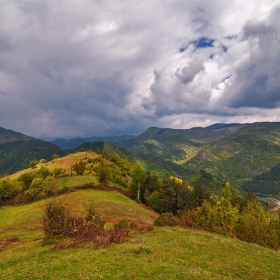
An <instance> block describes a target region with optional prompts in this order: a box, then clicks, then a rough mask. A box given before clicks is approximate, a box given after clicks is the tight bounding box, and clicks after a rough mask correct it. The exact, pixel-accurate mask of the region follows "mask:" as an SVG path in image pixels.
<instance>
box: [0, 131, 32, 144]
mask: <svg viewBox="0 0 280 280" xmlns="http://www.w3.org/2000/svg"><path fill="white" fill-rule="evenodd" d="M31 139H34V138H33V137H31V136H26V135H24V134H22V133H19V132H15V131H13V130H9V129H5V128H2V127H0V144H1V143H7V142H11V141H17V140H31Z"/></svg>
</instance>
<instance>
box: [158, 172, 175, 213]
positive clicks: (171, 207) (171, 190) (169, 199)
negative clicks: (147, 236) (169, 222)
mask: <svg viewBox="0 0 280 280" xmlns="http://www.w3.org/2000/svg"><path fill="white" fill-rule="evenodd" d="M177 184H178V182H177V181H176V180H175V178H174V177H171V176H170V174H169V173H166V174H165V175H164V177H163V179H162V184H161V187H160V200H161V205H162V207H163V211H165V212H171V213H173V214H176V212H177V210H178V188H177Z"/></svg>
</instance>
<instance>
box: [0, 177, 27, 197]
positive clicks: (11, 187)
mask: <svg viewBox="0 0 280 280" xmlns="http://www.w3.org/2000/svg"><path fill="white" fill-rule="evenodd" d="M21 190H22V184H21V183H20V182H18V181H14V180H10V179H4V180H1V181H0V201H2V202H4V201H11V200H12V199H14V198H15V197H16V196H17V195H18V194H19V193H20V191H21Z"/></svg>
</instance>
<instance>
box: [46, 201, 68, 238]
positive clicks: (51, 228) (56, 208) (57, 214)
mask: <svg viewBox="0 0 280 280" xmlns="http://www.w3.org/2000/svg"><path fill="white" fill-rule="evenodd" d="M68 215H69V211H68V209H67V208H66V206H65V205H64V204H63V203H62V202H61V201H60V200H57V199H52V200H50V201H47V202H46V209H45V212H44V216H43V227H44V233H45V240H49V239H53V238H55V237H61V236H66V233H67V232H68V231H69V230H68V229H67V217H68Z"/></svg>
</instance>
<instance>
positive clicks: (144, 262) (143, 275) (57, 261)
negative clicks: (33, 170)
mask: <svg viewBox="0 0 280 280" xmlns="http://www.w3.org/2000/svg"><path fill="white" fill-rule="evenodd" d="M59 199H62V200H63V201H64V203H65V204H66V205H67V206H68V207H69V208H70V211H71V212H72V214H76V215H80V214H82V213H83V211H84V207H83V206H84V205H85V204H86V203H87V202H91V201H94V206H95V209H96V211H97V213H99V214H101V216H102V217H103V219H105V220H106V221H108V222H112V220H114V219H117V220H121V219H127V220H134V221H138V222H146V223H153V221H154V220H155V218H156V217H157V216H158V214H156V213H155V212H153V211H150V210H149V209H146V208H145V207H143V206H141V205H140V204H137V203H136V202H135V201H133V200H130V199H129V198H127V197H125V196H123V195H121V194H120V193H118V192H114V191H111V192H109V191H100V190H79V191H75V192H71V193H68V194H65V195H62V196H60V198H59ZM44 207H45V200H41V201H38V202H35V203H31V204H27V205H17V206H3V207H1V208H0V279H5V280H14V279H24V280H25V279H135V280H136V279H137V280H140V279H163V280H164V279H167V280H169V279H184V280H185V279H194V280H195V279H199V280H201V279H202V280H203V279H205V280H206V279H207V280H208V279H222V280H230V279H245V280H246V279H248V280H249V279H254V280H255V279H256V280H258V279H259V280H265V279H267V280H271V279H279V271H280V262H279V253H278V252H275V251H272V250H269V249H266V248H262V247H259V246H256V245H253V244H248V243H245V242H242V241H239V240H237V239H232V238H228V237H224V236H219V235H216V234H211V233H207V232H202V231H195V230H188V229H180V228H168V227H166V228H155V229H154V230H153V231H151V232H148V233H145V234H143V233H137V232H134V233H132V234H131V238H130V240H129V241H128V242H127V243H123V244H117V245H111V246H109V247H108V248H106V249H98V250H94V249H93V245H92V244H87V245H85V247H84V248H78V249H64V250H53V249H52V245H42V239H43V237H44V234H43V230H42V215H43V210H44Z"/></svg>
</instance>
